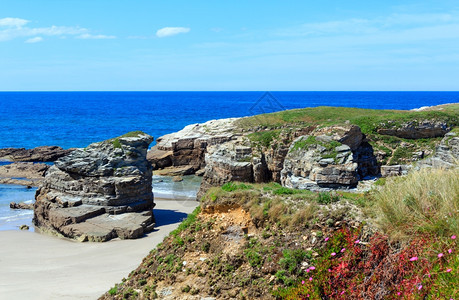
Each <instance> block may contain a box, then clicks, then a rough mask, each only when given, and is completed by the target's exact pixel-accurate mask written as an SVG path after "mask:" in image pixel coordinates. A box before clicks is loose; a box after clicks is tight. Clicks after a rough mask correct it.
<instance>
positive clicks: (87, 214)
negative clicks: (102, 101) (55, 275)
mask: <svg viewBox="0 0 459 300" xmlns="http://www.w3.org/2000/svg"><path fill="white" fill-rule="evenodd" d="M152 140H153V138H152V137H151V136H149V135H147V134H145V133H143V132H133V133H129V134H126V135H124V136H121V137H118V138H115V139H112V140H108V141H104V142H100V143H94V144H91V145H89V146H88V147H87V148H84V149H77V150H75V151H73V152H72V153H70V154H69V155H68V156H65V157H62V158H60V159H58V160H57V161H56V162H55V164H54V166H52V167H51V168H50V169H49V170H48V172H47V173H46V176H45V180H44V182H43V185H42V186H40V188H39V189H38V190H37V193H36V196H35V198H36V202H35V205H34V210H35V211H34V224H35V225H36V226H37V227H38V229H39V230H40V231H45V232H46V231H49V232H53V233H57V234H60V235H63V236H65V237H69V238H74V239H79V240H81V241H85V240H90V241H107V240H109V239H112V238H115V237H120V238H138V237H141V236H142V235H143V234H144V233H146V232H148V231H151V230H152V229H153V226H154V217H153V214H152V208H153V207H154V203H153V194H152V168H151V165H150V163H149V162H148V161H147V159H146V154H147V150H148V146H149V144H150V143H151V142H152Z"/></svg>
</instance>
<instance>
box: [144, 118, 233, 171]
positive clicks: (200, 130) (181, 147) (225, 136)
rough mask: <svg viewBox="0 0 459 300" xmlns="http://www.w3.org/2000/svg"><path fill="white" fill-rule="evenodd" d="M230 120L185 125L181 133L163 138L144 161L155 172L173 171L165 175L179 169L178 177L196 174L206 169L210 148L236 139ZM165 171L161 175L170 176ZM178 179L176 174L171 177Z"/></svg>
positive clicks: (159, 139)
mask: <svg viewBox="0 0 459 300" xmlns="http://www.w3.org/2000/svg"><path fill="white" fill-rule="evenodd" d="M235 120H237V119H236V118H232V119H221V120H212V121H208V122H205V123H202V124H192V125H188V126H186V127H185V128H183V129H182V130H180V131H178V132H175V133H171V134H167V135H164V136H162V137H160V138H158V139H157V144H156V145H155V146H154V147H153V148H152V149H151V150H150V151H149V152H148V155H147V159H148V160H149V161H150V163H151V164H152V166H153V169H154V170H157V169H164V168H168V167H172V168H170V169H168V170H166V171H169V170H170V171H171V172H174V169H177V168H179V169H181V170H183V172H179V173H181V174H180V175H187V174H192V173H195V172H196V171H198V170H200V169H203V168H204V167H205V154H206V153H207V148H208V147H210V146H212V145H217V144H222V143H224V142H227V141H230V140H232V139H234V138H235V136H237V134H236V133H235V128H236V127H235V125H234V121H235ZM166 171H164V172H163V174H165V175H168V174H169V173H168V172H166ZM175 175H177V173H176V171H175V173H174V176H175Z"/></svg>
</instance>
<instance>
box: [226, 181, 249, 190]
mask: <svg viewBox="0 0 459 300" xmlns="http://www.w3.org/2000/svg"><path fill="white" fill-rule="evenodd" d="M251 189H253V186H251V185H250V184H245V183H235V182H228V183H225V184H224V185H222V190H224V191H225V192H234V191H237V190H251Z"/></svg>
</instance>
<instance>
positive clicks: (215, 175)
mask: <svg viewBox="0 0 459 300" xmlns="http://www.w3.org/2000/svg"><path fill="white" fill-rule="evenodd" d="M239 143H240V140H239V142H228V143H224V144H221V145H217V146H214V147H211V148H210V149H209V153H207V154H206V160H205V163H206V167H205V172H204V177H203V180H202V183H201V188H200V192H199V193H198V197H199V196H202V194H203V192H204V191H205V190H207V189H208V188H209V187H211V186H218V185H222V184H225V183H227V182H230V181H241V182H254V169H255V167H254V164H253V163H252V149H251V148H250V147H247V146H243V145H240V144H239Z"/></svg>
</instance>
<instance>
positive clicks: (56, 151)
mask: <svg viewBox="0 0 459 300" xmlns="http://www.w3.org/2000/svg"><path fill="white" fill-rule="evenodd" d="M73 150H74V149H68V150H66V149H62V148H61V147H57V146H41V147H36V148H33V149H25V148H4V149H0V159H4V160H11V161H29V162H33V161H42V162H51V161H55V160H57V159H58V158H60V157H62V156H65V155H67V154H69V153H70V152H72V151H73Z"/></svg>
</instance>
